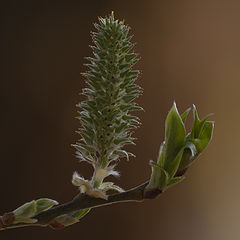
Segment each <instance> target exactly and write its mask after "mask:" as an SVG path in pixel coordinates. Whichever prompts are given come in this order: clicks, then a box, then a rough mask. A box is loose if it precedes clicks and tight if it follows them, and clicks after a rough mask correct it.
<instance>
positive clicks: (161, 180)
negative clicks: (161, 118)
mask: <svg viewBox="0 0 240 240" xmlns="http://www.w3.org/2000/svg"><path fill="white" fill-rule="evenodd" d="M190 110H191V109H190V108H189V109H187V110H186V111H185V112H184V113H183V114H181V115H180V114H179V112H178V110H177V107H176V104H175V103H174V104H173V107H172V108H171V110H170V111H169V113H168V116H167V118H166V123H165V141H164V142H163V143H162V145H161V147H160V150H159V156H158V160H157V162H154V161H150V165H151V166H152V176H151V179H150V182H149V185H148V188H157V189H160V190H161V191H163V190H165V189H166V188H168V187H169V186H171V185H173V184H176V183H177V182H179V181H181V180H182V179H183V178H184V176H183V174H184V173H185V172H186V170H187V169H188V167H189V166H190V165H191V164H192V163H193V161H194V160H195V159H196V158H197V156H198V155H199V154H200V153H201V152H202V151H203V150H204V149H205V148H206V147H207V145H208V143H209V141H210V140H211V138H212V132H213V127H214V123H213V122H212V121H207V119H208V118H209V116H211V114H209V115H207V116H206V117H205V118H203V119H202V120H200V119H199V116H198V113H197V109H196V107H195V106H194V105H193V118H194V120H193V127H192V129H191V131H190V132H189V133H186V127H185V122H186V118H187V116H188V114H189V112H190Z"/></svg>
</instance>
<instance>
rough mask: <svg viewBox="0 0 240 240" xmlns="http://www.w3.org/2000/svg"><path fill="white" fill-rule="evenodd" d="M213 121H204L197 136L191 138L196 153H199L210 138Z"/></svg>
mask: <svg viewBox="0 0 240 240" xmlns="http://www.w3.org/2000/svg"><path fill="white" fill-rule="evenodd" d="M213 128H214V123H213V122H210V121H209V122H205V124H204V126H203V128H202V131H201V133H200V135H199V138H197V139H193V140H192V141H193V142H194V144H195V145H196V148H197V151H198V153H201V152H202V151H203V150H204V149H205V148H206V147H207V145H208V143H209V142H210V140H211V139H212V133H213Z"/></svg>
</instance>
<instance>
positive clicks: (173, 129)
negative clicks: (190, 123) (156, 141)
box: [164, 103, 186, 170]
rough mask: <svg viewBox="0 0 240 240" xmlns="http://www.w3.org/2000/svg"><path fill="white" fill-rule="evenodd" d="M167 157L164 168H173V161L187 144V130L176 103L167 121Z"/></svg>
mask: <svg viewBox="0 0 240 240" xmlns="http://www.w3.org/2000/svg"><path fill="white" fill-rule="evenodd" d="M165 128H166V129H165V146H166V150H165V157H164V169H169V170H170V169H172V167H170V166H172V162H173V161H174V159H175V158H176V156H177V154H178V153H179V152H180V150H181V149H182V148H183V146H184V144H185V136H186V131H185V127H184V124H183V121H182V118H181V116H180V115H179V113H178V110H177V107H176V104H175V103H174V104H173V107H172V109H171V110H170V112H169V113H168V116H167V119H166V123H165Z"/></svg>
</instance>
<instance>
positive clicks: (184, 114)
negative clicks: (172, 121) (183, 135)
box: [181, 108, 191, 124]
mask: <svg viewBox="0 0 240 240" xmlns="http://www.w3.org/2000/svg"><path fill="white" fill-rule="evenodd" d="M190 111H191V108H188V109H187V110H186V111H185V112H184V113H182V114H181V118H182V121H183V123H184V124H185V122H186V119H187V116H188V114H189V112H190Z"/></svg>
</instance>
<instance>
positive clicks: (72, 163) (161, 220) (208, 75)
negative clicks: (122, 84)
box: [0, 0, 240, 240]
mask: <svg viewBox="0 0 240 240" xmlns="http://www.w3.org/2000/svg"><path fill="white" fill-rule="evenodd" d="M111 10H114V11H115V14H116V16H117V17H118V18H121V19H122V18H124V19H125V20H126V22H127V23H128V24H129V25H130V26H131V27H132V32H133V33H134V35H135V37H134V41H135V42H137V47H136V51H137V52H139V53H140V55H141V57H142V60H141V62H140V63H139V64H138V67H139V68H140V69H141V70H142V71H143V73H142V75H141V78H140V79H139V80H138V83H139V84H140V85H141V86H142V87H143V88H144V95H143V96H142V97H141V98H140V99H139V100H138V102H139V103H140V104H141V105H142V106H143V107H144V108H145V110H146V111H145V112H144V113H140V114H139V115H140V117H141V119H142V123H143V124H142V126H141V128H140V129H139V130H138V131H137V133H136V135H135V136H136V137H138V140H137V146H136V147H132V148H131V150H132V151H134V152H135V153H136V155H137V158H136V159H133V160H132V161H130V162H129V163H126V162H125V161H122V162H121V163H120V166H119V170H120V171H121V173H122V176H121V179H120V180H116V182H117V183H118V184H120V185H121V186H123V187H124V188H129V187H132V186H134V185H137V184H139V183H141V182H143V181H145V180H146V179H147V178H148V177H149V174H150V168H149V166H148V161H149V160H150V159H152V158H154V159H155V158H156V155H157V152H158V147H159V144H160V142H161V141H162V140H163V136H164V132H163V131H164V119H165V117H166V114H167V111H168V110H169V109H170V107H171V105H172V102H173V100H176V101H177V104H178V106H179V109H180V110H181V111H183V110H184V109H185V108H186V107H188V106H190V105H191V104H192V103H194V104H196V105H197V107H198V109H199V114H200V116H201V117H203V116H204V115H205V114H207V113H209V112H214V113H215V115H214V117H213V118H212V119H214V120H215V121H216V128H215V134H214V140H213V141H212V143H211V145H210V146H209V148H208V149H207V151H206V152H204V154H203V155H202V156H201V157H200V159H199V161H198V162H197V163H196V164H194V165H193V166H192V168H191V169H190V171H189V172H188V174H187V178H186V180H185V181H184V182H182V183H181V184H179V185H178V186H177V187H174V188H172V189H170V190H169V191H167V192H166V193H165V194H164V195H162V196H161V197H160V198H158V199H157V200H154V201H146V202H144V203H138V204H134V203H127V204H120V205H112V206H108V207H104V208H99V209H95V210H93V211H92V212H91V213H90V214H89V215H87V216H86V217H85V218H84V219H83V220H82V221H81V222H80V223H79V224H76V225H73V226H72V227H69V228H66V229H64V230H62V231H53V230H51V229H50V228H43V229H41V228H25V229H24V228H23V229H15V230H11V231H6V232H0V239H1V240H2V239H3V240H5V239H7V240H11V239H35V240H37V239H46V240H47V239H59V240H60V239H76V238H78V239H104V240H110V239H115V240H120V239H141V240H147V239H152V240H158V239H164V240H172V239H182V240H183V239H184V240H192V239H194V240H203V239H204V240H225V239H231V240H238V239H239V236H240V233H239V220H240V207H239V203H240V192H239V177H238V175H239V168H240V159H239V132H240V125H239V121H240V114H239V99H240V96H239V87H240V83H239V81H240V30H239V25H240V14H239V12H240V2H239V1H238V0H236V1H234V0H225V1H217V0H201V1H200V0H199V1H196V0H181V1H179V0H172V1H169V0H166V1H162V0H159V1H157V0H156V1H152V0H149V1H101V0H96V1H90V0H89V1H80V0H79V1H73V0H68V1H67V0H66V1H38V0H37V1H36V0H35V1H30V0H29V1H17V0H15V1H12V0H2V1H1V2H0V11H1V12H0V16H1V57H2V58H3V64H1V95H0V96H1V98H0V103H1V118H0V129H1V131H0V132H1V135H0V138H1V147H0V151H1V169H0V182H1V198H0V212H2V213H3V212H5V211H9V210H12V209H14V208H15V207H17V206H19V205H21V204H23V203H25V202H26V201H30V200H32V199H37V198H40V197H50V198H53V199H56V200H58V201H59V202H61V203H62V202H65V201H68V200H70V199H71V198H72V197H73V196H74V195H75V194H76V193H77V189H76V188H74V187H73V186H72V185H71V175H72V173H73V171H74V170H77V171H79V172H80V173H81V174H83V175H84V176H89V174H90V170H91V169H90V168H89V166H87V165H85V164H78V162H77V160H76V159H75V157H74V150H73V149H72V148H71V147H70V144H71V143H73V142H75V141H76V139H77V138H78V135H77V134H75V133H74V131H75V130H76V129H77V128H78V126H79V123H78V121H77V120H76V119H75V118H74V117H75V116H76V108H75V104H76V103H77V102H79V101H80V100H81V99H82V98H81V97H80V96H79V95H78V92H80V91H81V88H82V87H83V79H82V78H81V77H80V75H79V73H80V72H83V71H84V67H83V63H84V62H86V61H85V60H83V58H84V56H89V55H90V54H91V51H90V48H89V47H88V45H89V44H91V39H90V35H89V33H90V31H91V30H93V25H92V23H93V22H95V21H96V20H97V16H105V15H106V14H108V13H110V12H111Z"/></svg>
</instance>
